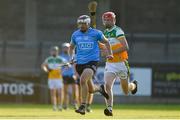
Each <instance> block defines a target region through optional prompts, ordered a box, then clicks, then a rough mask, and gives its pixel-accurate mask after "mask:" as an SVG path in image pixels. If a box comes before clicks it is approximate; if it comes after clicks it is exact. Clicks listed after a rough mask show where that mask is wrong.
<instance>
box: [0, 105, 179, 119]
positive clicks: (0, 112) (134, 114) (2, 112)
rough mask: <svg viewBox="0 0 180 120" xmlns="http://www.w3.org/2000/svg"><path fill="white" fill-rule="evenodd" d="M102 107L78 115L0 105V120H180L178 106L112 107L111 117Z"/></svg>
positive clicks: (40, 107)
mask: <svg viewBox="0 0 180 120" xmlns="http://www.w3.org/2000/svg"><path fill="white" fill-rule="evenodd" d="M104 107H105V106H104V105H93V106H92V109H93V112H92V113H87V114H86V115H80V114H77V113H75V112H74V109H68V110H63V111H52V107H51V106H50V105H36V104H33V105H31V104H0V119H20V118H22V119H180V105H169V104H168V105H165V104H164V105H163V104H149V105H138V104H137V105H132V104H128V105H125V104H123V105H114V109H113V113H114V116H113V117H106V116H104V114H103V110H104Z"/></svg>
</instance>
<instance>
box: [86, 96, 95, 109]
mask: <svg viewBox="0 0 180 120" xmlns="http://www.w3.org/2000/svg"><path fill="white" fill-rule="evenodd" d="M93 96H94V94H92V93H88V99H87V108H86V111H87V112H92V109H91V104H92V101H93Z"/></svg>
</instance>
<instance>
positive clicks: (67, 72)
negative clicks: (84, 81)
mask: <svg viewBox="0 0 180 120" xmlns="http://www.w3.org/2000/svg"><path fill="white" fill-rule="evenodd" d="M69 47H70V44H69V43H63V44H62V53H61V54H60V56H61V57H62V58H63V59H65V60H66V61H67V62H70V60H71V57H70V56H69V54H68V51H69ZM62 76H63V84H64V109H67V107H68V103H69V99H68V98H73V99H72V100H73V104H74V107H75V109H77V99H78V98H77V94H78V92H79V91H78V85H77V84H75V81H76V79H77V77H76V75H75V71H74V66H73V65H72V66H68V67H62ZM69 90H71V93H72V96H69V94H68V92H69Z"/></svg>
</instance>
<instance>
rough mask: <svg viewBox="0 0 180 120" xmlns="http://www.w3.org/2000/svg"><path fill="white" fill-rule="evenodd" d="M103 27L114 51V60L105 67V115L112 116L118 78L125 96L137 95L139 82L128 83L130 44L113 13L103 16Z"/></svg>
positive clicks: (108, 61) (109, 61)
mask: <svg viewBox="0 0 180 120" xmlns="http://www.w3.org/2000/svg"><path fill="white" fill-rule="evenodd" d="M102 21H103V25H104V26H105V28H106V29H105V31H104V35H105V36H106V37H107V38H108V39H109V42H110V44H111V48H112V50H113V56H114V57H113V59H111V60H108V59H107V62H106V66H105V76H104V78H105V85H106V90H107V92H108V95H109V99H108V100H106V104H107V108H106V109H105V110H104V114H105V115H107V116H112V115H113V114H112V107H113V93H112V87H113V84H114V81H115V80H116V78H117V77H118V78H119V79H120V80H121V87H122V90H123V92H124V93H125V95H128V93H129V92H131V93H132V94H135V93H136V92H137V81H132V82H131V83H129V82H128V80H129V65H128V61H127V59H128V53H127V51H128V50H129V47H128V43H127V41H126V38H125V35H124V32H123V31H122V29H121V28H120V27H117V26H116V25H115V23H116V16H115V14H114V13H113V12H106V13H104V14H103V16H102Z"/></svg>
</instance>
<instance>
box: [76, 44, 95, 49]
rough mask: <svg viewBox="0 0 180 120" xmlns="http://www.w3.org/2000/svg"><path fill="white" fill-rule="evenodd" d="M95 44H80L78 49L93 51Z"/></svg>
mask: <svg viewBox="0 0 180 120" xmlns="http://www.w3.org/2000/svg"><path fill="white" fill-rule="evenodd" d="M93 46H94V43H93V42H79V43H78V47H79V49H82V50H85V49H93Z"/></svg>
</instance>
